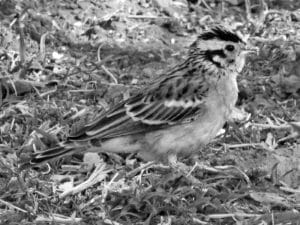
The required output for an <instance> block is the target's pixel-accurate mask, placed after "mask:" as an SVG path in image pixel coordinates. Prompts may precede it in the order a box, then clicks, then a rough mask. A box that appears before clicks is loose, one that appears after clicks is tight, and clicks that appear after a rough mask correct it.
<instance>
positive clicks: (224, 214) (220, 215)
mask: <svg viewBox="0 0 300 225" xmlns="http://www.w3.org/2000/svg"><path fill="white" fill-rule="evenodd" d="M235 216H238V217H258V216H260V215H259V214H249V213H220V214H210V215H207V217H208V218H210V219H223V218H228V217H235Z"/></svg>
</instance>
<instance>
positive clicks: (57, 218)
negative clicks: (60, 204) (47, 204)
mask: <svg viewBox="0 0 300 225" xmlns="http://www.w3.org/2000/svg"><path fill="white" fill-rule="evenodd" d="M80 221H82V218H76V217H68V216H64V215H59V214H51V216H49V217H46V216H41V215H38V216H37V218H36V219H35V222H51V223H54V224H56V223H62V224H65V223H70V224H74V223H79V222H80Z"/></svg>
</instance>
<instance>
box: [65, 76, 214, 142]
mask: <svg viewBox="0 0 300 225" xmlns="http://www.w3.org/2000/svg"><path fill="white" fill-rule="evenodd" d="M186 73H187V74H186V76H189V75H190V76H191V77H192V75H191V74H189V73H188V72H186ZM193 76H195V75H193ZM208 87H209V85H208V83H207V82H205V80H203V79H200V80H199V79H198V80H195V79H191V78H189V77H183V76H177V75H176V74H175V75H174V76H169V77H166V78H164V79H161V80H159V81H158V82H155V83H154V84H152V85H151V86H150V87H149V88H148V89H147V90H145V91H144V92H140V93H139V94H137V95H135V96H133V97H131V98H129V99H128V100H125V101H124V102H121V103H119V104H118V105H116V106H115V107H113V108H112V109H111V110H109V111H108V112H106V113H105V114H104V115H102V116H100V117H99V118H97V119H96V120H94V121H92V122H91V123H89V124H87V125H85V126H84V127H83V128H82V129H81V130H80V131H79V132H76V133H75V134H72V135H70V136H69V140H72V141H86V140H90V139H94V138H97V139H109V138H114V137H118V136H124V135H129V134H136V133H143V132H149V131H153V130H157V129H161V128H164V127H168V126H172V125H175V124H178V123H188V122H190V121H191V120H194V119H195V118H196V117H198V116H199V115H201V114H203V113H204V112H205V110H206V107H205V98H206V97H207V94H208V91H209V90H208V89H209V88H208Z"/></svg>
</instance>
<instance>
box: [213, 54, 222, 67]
mask: <svg viewBox="0 0 300 225" xmlns="http://www.w3.org/2000/svg"><path fill="white" fill-rule="evenodd" d="M212 59H213V61H214V62H217V63H220V64H221V65H223V63H222V61H224V58H222V57H220V56H219V55H215V56H214V57H212Z"/></svg>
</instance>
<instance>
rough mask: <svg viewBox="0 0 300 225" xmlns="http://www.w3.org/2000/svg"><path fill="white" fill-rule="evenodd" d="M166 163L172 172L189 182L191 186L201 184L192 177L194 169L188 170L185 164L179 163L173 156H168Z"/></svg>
mask: <svg viewBox="0 0 300 225" xmlns="http://www.w3.org/2000/svg"><path fill="white" fill-rule="evenodd" d="M168 162H169V165H170V167H171V168H172V169H173V170H175V171H176V172H178V173H179V174H181V175H182V176H184V177H185V178H187V179H188V180H190V181H191V182H192V183H193V184H201V182H200V181H199V180H198V179H197V178H195V177H194V176H193V175H192V172H193V170H194V169H195V168H194V167H193V168H190V167H189V166H187V165H186V164H184V163H182V162H179V161H178V160H177V156H176V155H175V154H170V155H168Z"/></svg>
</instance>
